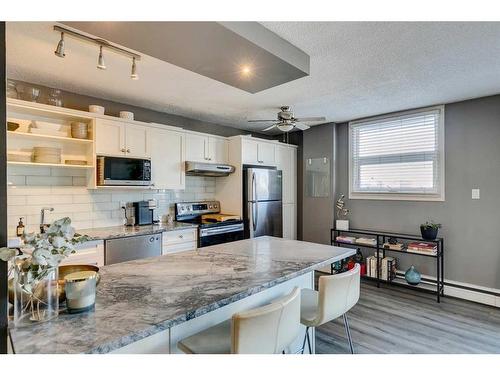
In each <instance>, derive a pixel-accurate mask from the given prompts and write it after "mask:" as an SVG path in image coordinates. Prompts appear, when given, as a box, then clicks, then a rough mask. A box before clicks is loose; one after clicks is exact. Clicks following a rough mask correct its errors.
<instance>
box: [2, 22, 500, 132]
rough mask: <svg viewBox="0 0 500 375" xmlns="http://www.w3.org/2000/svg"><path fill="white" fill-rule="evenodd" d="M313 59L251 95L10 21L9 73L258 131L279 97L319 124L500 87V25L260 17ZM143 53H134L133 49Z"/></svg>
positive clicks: (48, 29) (481, 93) (156, 62)
mask: <svg viewBox="0 0 500 375" xmlns="http://www.w3.org/2000/svg"><path fill="white" fill-rule="evenodd" d="M263 25H264V26H265V27H267V28H268V29H270V30H271V31H273V32H275V33H277V34H278V35H279V36H281V37H283V38H284V39H286V40H288V41H289V42H291V43H292V44H294V45H296V46H297V47H299V48H300V49H302V50H303V51H305V52H306V53H308V54H309V55H310V57H311V74H310V76H309V77H305V78H301V79H299V80H296V81H293V82H290V83H286V84H284V85H281V86H277V87H274V88H271V89H268V90H265V91H262V92H259V93H257V94H250V93H247V92H244V91H241V90H239V89H236V88H233V87H231V86H228V85H225V84H223V83H220V82H217V81H214V80H212V79H209V78H206V77H204V76H201V75H198V74H196V73H193V72H190V71H187V70H184V69H182V68H179V67H176V66H174V65H171V64H168V63H166V62H163V61H160V60H157V59H154V58H151V57H148V56H144V58H143V59H142V60H141V61H140V63H139V65H138V67H139V73H140V79H139V80H138V81H133V80H131V79H129V78H128V77H129V74H130V61H128V60H127V59H126V58H124V57H123V56H119V55H116V54H112V53H107V54H106V55H105V60H106V64H107V66H108V69H107V70H106V71H101V70H98V69H96V67H95V66H96V62H97V52H98V51H97V49H96V47H95V46H92V45H90V44H82V43H81V42H77V41H75V40H73V39H69V38H67V39H66V58H64V59H60V58H57V57H56V56H55V55H54V53H53V51H54V49H55V47H56V44H57V42H58V40H59V35H58V34H57V33H56V32H54V31H52V26H53V23H40V22H19V23H11V22H9V23H8V24H7V75H8V77H9V78H13V79H19V80H24V81H28V82H33V83H38V84H42V85H47V86H50V87H59V88H62V89H64V90H68V91H73V92H77V93H81V94H85V95H91V96H96V97H101V98H106V99H109V100H114V101H118V102H124V103H129V104H133V105H138V106H142V107H146V108H151V109H155V110H158V111H163V112H168V113H173V114H177V115H183V116H187V117H191V118H196V119H200V120H205V121H210V122H214V123H219V124H224V125H229V126H234V127H238V128H242V129H252V130H257V131H258V130H261V129H263V128H265V127H266V126H267V125H266V124H262V125H257V124H248V123H247V122H246V121H247V119H255V118H274V117H275V113H276V112H277V111H278V107H279V106H280V105H291V106H292V108H293V109H294V111H295V114H296V116H325V117H326V118H327V121H326V122H331V121H333V122H342V121H346V120H351V119H355V118H360V117H365V116H370V115H376V114H381V113H387V112H392V111H397V110H403V109H409V108H416V107H422V106H427V105H433V104H440V103H447V102H453V101H459V100H463V99H469V98H473V97H480V96H486V95H492V94H497V93H499V92H500V63H499V61H500V43H499V41H500V23H483V22H481V23H477V22H476V23H442V22H437V23H432V22H418V23H404V22H398V23H388V22H367V23H361V22H321V23H315V22H264V23H263ZM139 52H140V51H139Z"/></svg>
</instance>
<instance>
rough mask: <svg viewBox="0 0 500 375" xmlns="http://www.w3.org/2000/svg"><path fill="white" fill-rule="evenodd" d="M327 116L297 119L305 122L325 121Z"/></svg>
mask: <svg viewBox="0 0 500 375" xmlns="http://www.w3.org/2000/svg"><path fill="white" fill-rule="evenodd" d="M325 120H326V117H301V118H296V119H295V121H299V122H304V121H325Z"/></svg>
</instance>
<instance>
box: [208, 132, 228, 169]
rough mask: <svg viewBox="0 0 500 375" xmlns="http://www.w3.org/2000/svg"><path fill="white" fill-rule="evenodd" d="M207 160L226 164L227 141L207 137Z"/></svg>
mask: <svg viewBox="0 0 500 375" xmlns="http://www.w3.org/2000/svg"><path fill="white" fill-rule="evenodd" d="M208 158H209V161H210V162H213V163H219V164H226V163H227V162H228V141H227V140H226V139H222V138H217V137H208Z"/></svg>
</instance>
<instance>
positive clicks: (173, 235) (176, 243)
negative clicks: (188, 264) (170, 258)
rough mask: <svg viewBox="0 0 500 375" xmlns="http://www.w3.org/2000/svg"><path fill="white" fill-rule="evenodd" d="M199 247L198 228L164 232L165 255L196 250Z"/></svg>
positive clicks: (163, 248) (163, 250)
mask: <svg viewBox="0 0 500 375" xmlns="http://www.w3.org/2000/svg"><path fill="white" fill-rule="evenodd" d="M197 247H198V230H197V229H196V228H190V229H181V230H175V231H170V232H163V234H162V254H163V255H166V254H173V253H178V252H181V251H188V250H196V248H197Z"/></svg>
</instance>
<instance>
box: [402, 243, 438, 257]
mask: <svg viewBox="0 0 500 375" xmlns="http://www.w3.org/2000/svg"><path fill="white" fill-rule="evenodd" d="M407 251H408V252H409V253H417V254H427V255H436V254H437V245H436V244H434V243H428V242H410V243H409V244H408V247H407Z"/></svg>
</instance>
